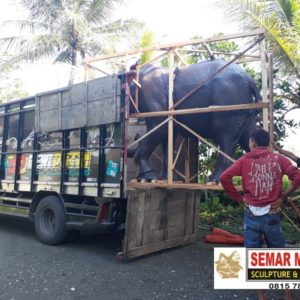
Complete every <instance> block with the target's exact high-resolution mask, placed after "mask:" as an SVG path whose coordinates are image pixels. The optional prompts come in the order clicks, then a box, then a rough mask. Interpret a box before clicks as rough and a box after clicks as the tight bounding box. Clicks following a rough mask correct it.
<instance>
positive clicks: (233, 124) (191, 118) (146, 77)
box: [131, 60, 261, 182]
mask: <svg viewBox="0 0 300 300" xmlns="http://www.w3.org/2000/svg"><path fill="white" fill-rule="evenodd" d="M226 63H227V62H226V61H223V60H210V61H204V62H200V63H196V64H193V65H189V66H185V67H182V68H177V69H176V70H175V72H174V76H175V78H174V88H173V101H174V104H176V103H177V102H178V101H179V100H180V99H181V98H182V97H184V96H185V95H187V93H189V92H190V91H191V90H193V89H194V88H195V87H197V86H198V85H199V83H201V82H205V84H204V85H203V86H201V87H200V88H199V89H197V90H196V91H195V92H194V93H192V94H191V95H190V96H189V97H187V98H186V99H185V100H184V101H182V102H181V103H179V104H178V105H177V106H176V108H175V109H191V108H201V107H208V106H216V105H234V104H248V103H256V102H258V101H259V100H260V99H261V97H260V94H259V91H258V89H257V87H256V85H255V82H254V80H253V79H252V78H251V77H249V76H248V74H247V72H246V71H245V70H244V69H243V68H242V67H240V66H239V65H237V64H234V63H232V64H230V65H228V66H227V67H225V68H224V69H223V70H222V71H220V72H218V70H220V69H221V68H222V67H224V66H225V65H226ZM215 73H217V74H216V75H215V76H213V74H215ZM211 77H212V78H211ZM210 78H211V79H210ZM209 79H210V80H209ZM139 83H140V84H141V88H140V89H139V107H138V109H139V111H140V112H157V111H166V110H168V93H169V90H168V89H169V70H168V69H167V68H163V67H160V66H155V65H152V64H149V65H146V66H145V67H143V68H141V70H140V75H139ZM133 92H134V91H133V89H132V88H131V93H132V95H133ZM256 114H257V111H256V110H253V109H252V110H238V111H220V112H210V113H201V114H185V115H177V116H175V118H176V120H178V121H179V122H181V123H183V124H185V125H186V126H188V127H189V128H191V129H192V130H193V131H195V132H196V133H197V134H199V135H201V136H202V137H204V138H208V139H212V140H213V142H214V143H215V144H217V145H218V146H219V147H220V150H222V151H223V152H225V153H226V154H228V155H229V156H232V155H233V153H234V149H235V147H236V146H237V144H239V145H240V146H241V147H242V149H244V150H245V151H249V147H248V139H249V134H250V132H251V130H253V129H254V128H256ZM165 118H166V117H150V118H145V121H146V126H147V130H148V131H149V130H151V129H152V128H154V127H155V126H157V125H158V124H159V123H160V122H162V121H163V120H164V119H165ZM178 131H180V133H181V134H182V135H183V136H187V135H189V133H188V132H187V131H186V130H185V129H183V128H181V126H180V127H179V126H175V123H174V135H176V134H177V132H178ZM167 135H168V129H167V124H165V125H163V126H162V127H160V128H159V129H157V130H156V131H155V132H154V133H152V134H150V135H149V136H147V137H146V138H145V139H143V140H142V141H141V142H140V143H139V145H138V147H137V149H136V150H135V153H134V161H135V163H136V165H137V167H138V172H137V174H138V175H137V177H138V179H146V180H152V179H157V178H158V175H157V173H156V172H155V171H154V170H153V169H152V168H151V166H150V165H149V162H148V158H149V156H150V155H151V153H152V152H153V151H154V149H155V148H156V147H157V146H158V145H159V144H166V141H167ZM230 163H231V162H230V161H229V160H228V159H227V158H225V157H224V156H223V155H219V156H218V159H217V162H216V166H215V169H214V172H213V173H212V174H211V176H210V178H209V181H211V182H218V181H219V177H220V175H221V173H222V172H223V170H225V169H226V168H227V167H228V166H229V165H230ZM164 165H166V164H164ZM163 173H164V175H165V174H166V171H164V172H163Z"/></svg>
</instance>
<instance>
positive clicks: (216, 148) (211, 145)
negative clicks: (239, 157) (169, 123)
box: [174, 119, 235, 162]
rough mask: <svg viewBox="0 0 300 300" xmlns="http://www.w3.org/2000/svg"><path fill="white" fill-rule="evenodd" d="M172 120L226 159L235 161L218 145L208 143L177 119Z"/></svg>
mask: <svg viewBox="0 0 300 300" xmlns="http://www.w3.org/2000/svg"><path fill="white" fill-rule="evenodd" d="M174 122H175V123H177V124H178V125H180V126H181V127H183V128H184V129H185V130H187V131H188V132H189V133H191V134H192V135H194V136H195V137H197V138H198V139H199V140H200V141H201V142H203V143H205V144H207V145H208V146H209V147H211V148H213V149H214V150H216V151H217V152H218V153H220V154H222V155H223V156H225V157H226V158H227V159H228V160H230V161H231V162H235V159H233V158H232V157H230V156H229V155H227V154H226V153H225V152H223V151H222V150H220V149H219V148H218V147H216V146H215V145H214V144H212V143H210V142H209V141H208V140H207V139H205V138H203V137H202V136H201V135H199V134H198V133H196V132H195V131H194V130H192V129H191V128H189V127H188V126H186V125H185V124H183V123H181V122H179V121H177V120H176V119H174Z"/></svg>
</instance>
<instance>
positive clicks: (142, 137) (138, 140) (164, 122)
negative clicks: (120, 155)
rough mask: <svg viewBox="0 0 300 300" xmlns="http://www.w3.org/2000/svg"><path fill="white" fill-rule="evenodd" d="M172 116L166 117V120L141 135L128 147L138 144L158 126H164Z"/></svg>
mask: <svg viewBox="0 0 300 300" xmlns="http://www.w3.org/2000/svg"><path fill="white" fill-rule="evenodd" d="M169 119H170V118H168V119H165V120H164V121H162V122H161V123H160V124H158V125H157V126H155V127H154V128H152V129H151V130H150V131H148V132H146V133H145V134H144V135H143V136H141V137H140V138H139V139H137V140H136V141H134V142H133V143H131V144H130V145H128V146H127V149H129V148H131V147H133V146H135V145H136V144H138V143H139V142H140V141H141V140H143V139H144V138H146V137H147V136H148V135H150V134H151V133H153V132H154V131H155V130H157V129H158V128H160V127H161V126H163V125H164V124H166V123H167V122H168V121H169Z"/></svg>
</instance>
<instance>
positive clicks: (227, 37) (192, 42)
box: [84, 29, 265, 64]
mask: <svg viewBox="0 0 300 300" xmlns="http://www.w3.org/2000/svg"><path fill="white" fill-rule="evenodd" d="M264 33H265V31H264V30H262V29H259V30H253V31H246V32H241V33H236V34H228V35H223V36H218V37H212V38H207V39H193V40H187V41H183V42H177V43H169V44H164V45H159V46H151V47H145V48H136V49H131V50H127V51H122V52H118V53H114V54H110V55H99V56H95V57H92V58H86V59H85V60H84V63H85V64H86V63H91V62H94V61H100V60H105V59H111V58H116V57H120V56H129V55H134V54H138V53H144V52H148V51H157V50H165V49H170V48H176V47H181V46H188V45H197V44H203V43H211V42H218V41H224V40H231V39H238V38H244V37H250V36H256V35H264Z"/></svg>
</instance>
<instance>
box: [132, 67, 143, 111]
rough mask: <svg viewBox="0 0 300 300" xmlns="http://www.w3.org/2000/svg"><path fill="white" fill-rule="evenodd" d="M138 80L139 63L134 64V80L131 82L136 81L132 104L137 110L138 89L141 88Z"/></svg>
mask: <svg viewBox="0 0 300 300" xmlns="http://www.w3.org/2000/svg"><path fill="white" fill-rule="evenodd" d="M139 80H140V63H139V62H138V63H137V64H136V78H135V79H133V82H134V81H136V82H137V83H138V84H137V83H136V84H135V90H134V103H135V107H137V108H139V88H141V85H140V83H139Z"/></svg>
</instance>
